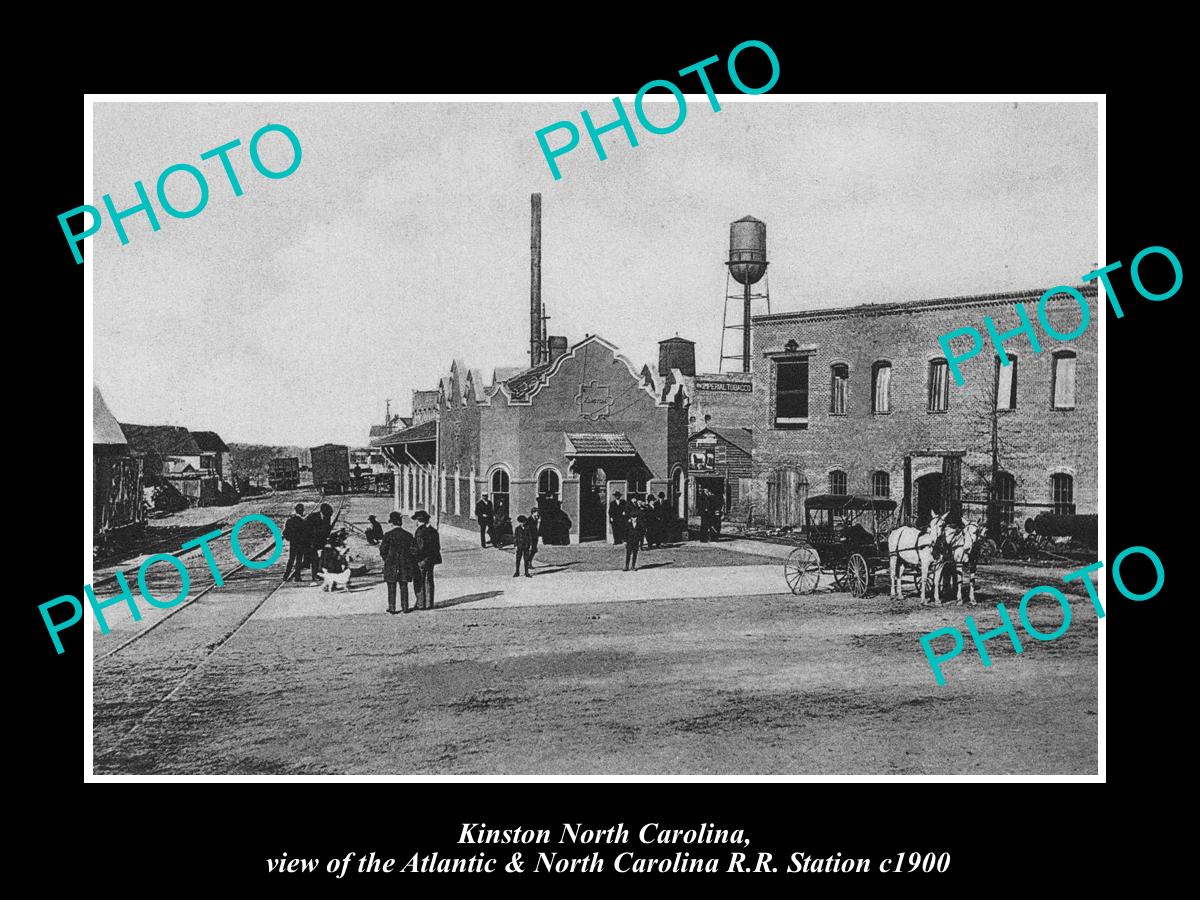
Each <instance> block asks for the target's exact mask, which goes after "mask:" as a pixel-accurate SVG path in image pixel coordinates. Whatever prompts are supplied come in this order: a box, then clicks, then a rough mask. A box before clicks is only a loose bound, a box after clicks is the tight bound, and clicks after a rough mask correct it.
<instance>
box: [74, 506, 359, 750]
mask: <svg viewBox="0 0 1200 900" xmlns="http://www.w3.org/2000/svg"><path fill="white" fill-rule="evenodd" d="M349 498H350V495H349V494H344V495H342V499H341V503H340V504H339V505H338V508H337V511H336V512H335V513H334V515H333V519H332V523H331V524H333V525H336V524H337V522H338V520H339V519H340V518H341V516H342V513H343V512H344V511H345V510H346V507H347V505H348V504H349ZM274 546H275V540H274V538H272V539H271V540H269V541H267V542H266V543H265V544H264V545H263V546H261V547H259V548H258V549H257V550H256V551H255V552H254V553H253V554H251V555H250V557H249V559H250V561H251V562H253V561H255V560H257V559H258V558H259V557H261V556H263V555H264V554H265V553H266V552H267V551H268V550H270V549H272V548H273V547H274ZM245 568H247V567H246V564H245V563H239V564H238V565H236V566H234V567H232V568H231V569H229V571H228V572H222V573H221V578H222V580H227V579H228V578H229V577H230V576H231V575H233V574H234V573H235V572H238V571H240V570H242V569H245ZM283 584H284V582H283V578H281V577H280V578H271V579H270V588H269V589H268V590H267V592H266V594H264V595H263V597H262V599H261V600H259V601H258V602H257V603H255V604H254V607H253V608H252V609H251V610H250V611H249V612H248V613H246V614H245V615H244V616H242V617H241V618H240V619H238V621H237V623H236V624H235V625H234V626H233V627H232V628H231V629H229V630H228V631H226V632H225V633H224V634H223V635H222V636H221V637H220V638H219V639H218V640H216V641H214V642H212V643H211V644H209V645H207V647H206V648H205V653H204V654H203V655H202V656H201V657H200V658H199V659H198V660H197V661H196V663H195V664H194V665H193V666H191V667H190V668H189V669H188V670H187V671H186V672H185V673H184V674H183V677H182V678H180V679H179V681H177V682H176V683H175V685H174V687H172V688H171V690H170V692H169V693H167V695H166V696H164V697H163V698H162V699H161V700H159V701H158V702H157V703H155V704H154V706H152V707H151V708H150V709H149V710H148V711H147V712H146V713H145V715H143V716H142V717H141V718H140V719H139V720H138V721H137V723H136V724H135V725H134V726H133V727H132V728H131V729H129V731H128V732H126V734H127V735H129V734H133V733H134V732H135V731H137V730H138V729H139V728H141V727H142V725H143V724H145V723H146V721H148V720H149V719H150V718H151V717H152V716H153V715H154V714H155V713H156V712H157V711H158V710H159V709H160V708H161V707H162V706H163V704H165V703H168V702H169V701H171V700H173V699H174V698H175V697H176V696H177V695H178V694H179V692H180V690H182V688H183V686H184V685H185V684H186V683H187V682H188V681H189V679H191V677H192V676H193V675H195V674H196V673H197V672H198V671H200V669H202V668H203V667H204V665H205V664H206V663H207V662H208V661H209V660H210V659H212V657H213V654H215V653H216V652H217V651H218V650H220V649H221V647H223V646H224V645H225V644H226V643H228V642H229V640H230V639H231V638H232V637H233V636H234V635H236V634H237V633H238V632H239V631H241V630H242V628H243V627H244V626H245V625H246V623H247V622H249V621H250V619H251V618H252V617H253V616H254V614H255V613H257V612H258V611H259V610H260V609H262V607H263V606H264V605H265V604H266V602H267V601H268V600H270V599H271V598H272V597H273V596H275V593H276V592H277V591H278V590H279V589H280V588H281V587H283ZM215 587H216V582H215V581H214V582H213V584H210V585H209V586H208V587H206V588H205V589H204V590H202V591H201V592H200V593H198V594H197V595H196V596H194V597H191V598H189V599H188V600H186V601H185V602H184V603H182V604H181V605H179V606H177V607H175V608H174V609H172V610H171V611H170V612H169V613H167V614H166V615H165V616H162V617H161V618H159V619H156V620H155V621H154V623H153V624H152V625H149V626H148V627H146V628H143V629H142V630H141V631H139V632H137V634H134V635H133V636H132V637H130V638H128V639H126V640H125V641H123V642H121V643H120V644H118V645H117V646H116V647H113V648H112V649H111V650H109V651H108V652H106V653H104V654H103V655H102V656H96V657H95V658H94V661H93V663H94V664H96V663H101V662H103V661H104V660H106V659H110V658H112V657H113V656H115V655H116V654H118V653H120V652H121V651H122V650H124V649H125V648H127V647H129V646H131V645H132V644H134V643H136V642H137V641H140V640H141V639H142V638H144V637H145V636H146V635H147V634H149V633H150V632H151V631H154V630H155V629H156V628H158V627H159V626H160V625H162V624H163V623H164V622H166V621H167V620H168V619H170V618H172V617H173V616H176V615H178V614H179V613H181V612H182V611H183V610H185V609H187V607H189V606H191V605H192V604H193V603H196V602H197V601H199V600H200V599H202V598H203V597H204V596H205V595H206V594H207V593H208V592H209V591H211V590H212V589H213V588H215Z"/></svg>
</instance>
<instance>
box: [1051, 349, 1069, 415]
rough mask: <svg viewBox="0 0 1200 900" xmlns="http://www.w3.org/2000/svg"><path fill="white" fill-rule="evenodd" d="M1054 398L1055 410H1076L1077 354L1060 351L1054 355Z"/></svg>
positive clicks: (1052, 389)
mask: <svg viewBox="0 0 1200 900" xmlns="http://www.w3.org/2000/svg"><path fill="white" fill-rule="evenodd" d="M1051 381H1052V387H1051V391H1052V397H1053V406H1054V408H1055V409H1074V408H1075V354H1074V353H1073V352H1072V351H1070V350H1059V351H1058V352H1057V353H1055V354H1054V372H1053V377H1052V379H1051Z"/></svg>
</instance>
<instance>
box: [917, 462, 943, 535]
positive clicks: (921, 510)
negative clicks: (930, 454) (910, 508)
mask: <svg viewBox="0 0 1200 900" xmlns="http://www.w3.org/2000/svg"><path fill="white" fill-rule="evenodd" d="M941 511H942V473H941V472H930V473H929V474H928V475H922V476H921V477H920V478H918V479H917V504H916V514H917V517H916V521H915V523H914V524H915V525H916V526H917V527H918V528H924V527H925V526H926V525H928V524H929V520H930V519H931V518H932V517H933V516H934V515H936V514H937V513H940V512H941Z"/></svg>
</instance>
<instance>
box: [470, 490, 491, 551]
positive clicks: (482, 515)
mask: <svg viewBox="0 0 1200 900" xmlns="http://www.w3.org/2000/svg"><path fill="white" fill-rule="evenodd" d="M475 518H476V519H478V520H479V546H480V547H486V546H487V545H488V538H489V537H490V538H491V540H492V545H493V546H495V543H496V535H495V534H494V533H493V531H492V524H493V523H494V522H495V521H496V511H495V510H494V509H492V501H491V500H489V499H488V497H487V495H486V494H484V495H483V496H482V497H480V498H479V502H478V503H476V504H475Z"/></svg>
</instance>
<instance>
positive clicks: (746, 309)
mask: <svg viewBox="0 0 1200 900" xmlns="http://www.w3.org/2000/svg"><path fill="white" fill-rule="evenodd" d="M745 288H746V296H745V305H744V306H743V308H742V371H743V372H749V371H750V282H746V284H745Z"/></svg>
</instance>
